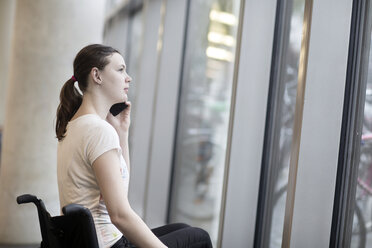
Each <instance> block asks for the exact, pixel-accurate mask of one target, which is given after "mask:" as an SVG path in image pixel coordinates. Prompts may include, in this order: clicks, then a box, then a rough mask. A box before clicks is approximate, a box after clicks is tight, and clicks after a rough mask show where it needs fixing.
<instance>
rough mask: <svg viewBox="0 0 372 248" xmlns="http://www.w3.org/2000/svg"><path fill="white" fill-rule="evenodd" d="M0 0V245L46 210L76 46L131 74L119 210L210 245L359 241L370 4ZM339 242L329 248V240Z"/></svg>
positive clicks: (370, 219)
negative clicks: (192, 229)
mask: <svg viewBox="0 0 372 248" xmlns="http://www.w3.org/2000/svg"><path fill="white" fill-rule="evenodd" d="M334 4H335V3H334V1H333V0H324V1H314V3H313V1H312V0H283V1H281V0H278V1H275V0H267V1H259V0H80V1H74V0H64V1H57V0H50V1H46V0H0V54H1V60H0V159H1V164H0V247H13V246H15V247H38V244H39V243H40V241H41V235H40V231H39V226H38V219H37V211H36V208H35V207H34V206H32V205H31V204H27V205H30V206H27V205H22V206H19V205H17V204H16V201H15V199H16V197H17V196H18V195H21V194H25V193H30V194H34V195H36V196H38V197H39V198H41V199H43V201H44V202H45V205H46V207H47V209H48V210H49V211H50V213H51V214H52V215H59V214H60V210H59V200H58V190H57V179H56V148H57V139H56V138H55V132H54V125H55V121H56V118H55V113H56V109H57V106H58V104H59V92H60V89H61V87H62V85H63V84H64V82H65V81H67V80H68V79H69V78H70V77H71V75H72V73H73V72H72V62H73V59H74V57H75V55H76V53H77V52H78V51H79V50H80V49H81V48H82V47H84V46H86V45H88V44H92V43H103V44H106V45H110V46H113V47H114V48H116V49H118V50H119V51H120V52H121V53H122V55H123V57H124V59H125V61H126V64H127V67H128V73H129V75H130V76H131V77H132V78H133V80H132V83H131V87H130V91H129V99H130V101H131V102H132V124H131V129H130V137H129V139H130V140H129V143H130V157H131V165H132V166H131V182H130V192H129V198H130V202H131V204H132V207H133V208H134V210H135V211H136V212H137V213H138V214H139V215H140V216H141V217H142V218H143V219H144V221H145V222H146V223H147V224H148V225H149V226H150V227H151V228H153V227H156V226H159V225H163V224H165V223H174V222H184V223H187V224H189V225H192V226H197V227H201V228H204V229H205V230H207V231H208V232H209V234H210V236H211V238H212V242H213V244H214V247H290V246H292V247H328V246H330V247H335V246H336V245H341V247H358V248H359V247H370V246H371V245H372V79H371V75H372V63H371V62H372V58H371V56H370V43H371V23H372V7H371V4H370V1H358V0H354V1H353V0H340V1H337V7H333V6H334ZM338 247H340V246H338Z"/></svg>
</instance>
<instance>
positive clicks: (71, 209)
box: [62, 203, 90, 215]
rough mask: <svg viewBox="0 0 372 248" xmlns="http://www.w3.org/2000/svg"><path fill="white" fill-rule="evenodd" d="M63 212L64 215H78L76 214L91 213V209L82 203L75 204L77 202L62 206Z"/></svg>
mask: <svg viewBox="0 0 372 248" xmlns="http://www.w3.org/2000/svg"><path fill="white" fill-rule="evenodd" d="M62 213H63V214H64V215H76V214H79V215H80V214H85V215H90V211H89V209H87V208H85V207H83V206H82V205H80V204H75V203H71V204H69V205H67V206H64V207H63V208H62Z"/></svg>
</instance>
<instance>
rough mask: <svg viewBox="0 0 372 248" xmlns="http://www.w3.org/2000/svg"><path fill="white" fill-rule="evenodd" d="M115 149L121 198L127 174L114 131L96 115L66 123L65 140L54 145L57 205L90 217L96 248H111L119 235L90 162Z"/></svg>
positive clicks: (126, 192)
mask: <svg viewBox="0 0 372 248" xmlns="http://www.w3.org/2000/svg"><path fill="white" fill-rule="evenodd" d="M112 149H115V150H117V152H118V156H119V158H120V171H118V173H121V175H122V178H123V181H124V185H125V189H124V191H125V194H126V195H125V196H123V197H127V196H128V184H129V173H128V168H127V165H126V163H125V160H124V158H123V156H122V151H121V147H120V142H119V136H118V134H117V132H116V131H115V129H114V128H113V127H112V126H111V125H110V124H109V123H108V122H106V121H105V120H103V119H101V118H100V117H99V116H98V115H94V114H87V115H83V116H80V117H78V118H77V119H75V120H73V121H70V122H69V123H68V125H67V131H66V135H65V138H64V139H63V140H62V141H60V142H58V152H57V176H58V189H59V200H60V206H61V209H62V207H64V206H66V205H68V204H70V203H77V204H81V205H83V206H84V207H86V208H88V209H89V210H90V211H91V213H92V216H93V219H94V223H95V226H96V231H97V238H98V243H99V247H105V248H106V247H111V246H112V245H113V244H115V242H116V241H118V240H119V239H120V238H121V236H122V233H121V232H120V231H119V230H118V229H117V228H116V227H115V226H114V225H113V224H112V223H111V219H110V216H109V215H108V212H107V209H106V205H105V202H104V201H103V199H102V196H101V193H100V190H99V187H98V184H97V180H96V177H95V175H94V171H93V168H92V164H93V162H94V161H95V160H96V159H97V158H98V157H99V156H100V155H102V154H103V153H105V152H107V151H110V150H112Z"/></svg>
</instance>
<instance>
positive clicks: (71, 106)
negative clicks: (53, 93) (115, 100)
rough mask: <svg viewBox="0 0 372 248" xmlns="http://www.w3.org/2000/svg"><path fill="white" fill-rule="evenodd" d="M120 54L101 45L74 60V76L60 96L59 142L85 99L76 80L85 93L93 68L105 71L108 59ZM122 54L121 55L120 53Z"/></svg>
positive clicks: (58, 112)
mask: <svg viewBox="0 0 372 248" xmlns="http://www.w3.org/2000/svg"><path fill="white" fill-rule="evenodd" d="M114 53H119V52H118V51H117V50H116V49H114V48H112V47H109V46H104V45H100V44H93V45H89V46H86V47H84V48H83V49H81V50H80V52H79V53H78V54H77V55H76V57H75V60H74V74H73V75H74V76H73V77H72V78H70V79H69V80H67V81H66V83H65V84H64V85H63V87H62V89H61V93H60V96H59V99H60V104H59V106H58V108H57V123H56V134H57V138H58V141H61V140H62V139H63V138H64V137H65V133H66V127H67V123H68V122H69V121H70V120H71V118H72V117H73V116H74V114H75V113H76V111H77V110H78V109H79V107H80V105H81V103H82V101H83V97H82V96H81V95H80V93H79V92H78V90H77V89H76V88H75V86H74V83H75V79H76V80H77V81H78V85H79V88H80V90H81V91H82V92H83V93H84V92H85V90H86V89H87V87H88V75H89V73H90V71H91V70H92V68H93V67H97V68H98V69H99V70H103V69H104V68H105V66H106V65H107V64H108V63H109V60H108V57H109V56H111V55H112V54H114ZM119 54H120V53H119Z"/></svg>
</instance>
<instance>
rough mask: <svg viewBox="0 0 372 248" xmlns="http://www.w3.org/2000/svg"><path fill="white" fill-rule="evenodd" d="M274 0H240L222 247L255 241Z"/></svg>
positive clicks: (244, 244) (271, 45) (243, 244)
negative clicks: (240, 10) (238, 38)
mask: <svg viewBox="0 0 372 248" xmlns="http://www.w3.org/2000/svg"><path fill="white" fill-rule="evenodd" d="M276 5H277V1H276V0H270V1H257V0H246V1H244V4H243V3H242V8H244V9H243V10H242V11H243V13H244V14H243V15H242V16H241V17H242V18H243V17H244V18H243V19H241V25H242V27H241V39H240V50H239V54H237V59H238V64H236V68H235V70H236V71H235V73H236V76H235V79H234V84H236V85H235V86H234V88H233V92H232V94H233V95H234V98H235V100H234V102H232V106H231V108H232V110H231V113H230V114H231V115H232V116H231V121H230V127H229V128H230V132H229V139H230V141H229V143H230V144H231V145H230V147H228V149H229V151H228V156H226V161H227V162H226V164H227V167H226V170H227V171H225V185H224V191H223V192H224V196H223V201H224V205H223V212H222V213H221V214H223V216H224V217H223V220H222V221H223V222H222V223H220V233H219V240H218V247H253V246H254V244H253V240H254V232H255V223H256V222H255V219H256V212H257V199H258V192H259V178H260V171H261V160H262V150H263V140H264V130H265V119H266V109H267V107H266V106H267V99H268V91H269V81H270V70H271V57H272V56H271V55H272V49H273V35H274V25H275V11H276ZM238 56H239V58H238Z"/></svg>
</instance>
